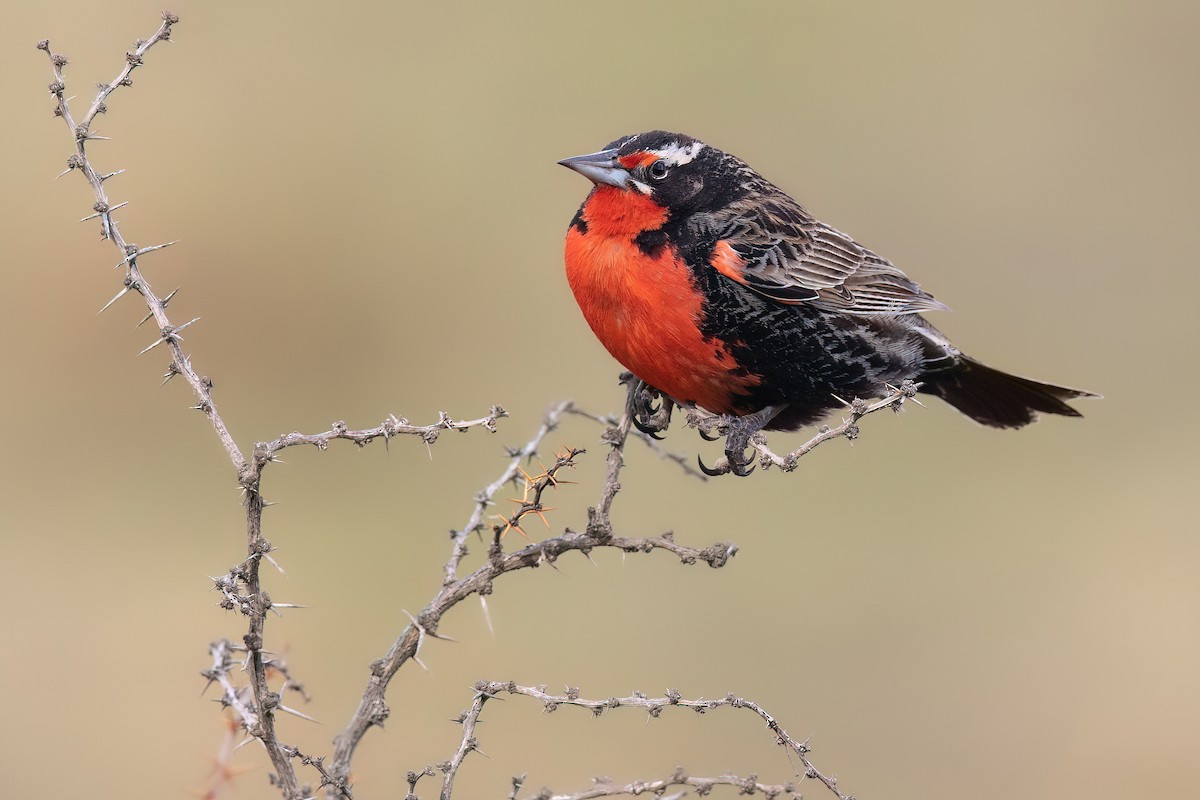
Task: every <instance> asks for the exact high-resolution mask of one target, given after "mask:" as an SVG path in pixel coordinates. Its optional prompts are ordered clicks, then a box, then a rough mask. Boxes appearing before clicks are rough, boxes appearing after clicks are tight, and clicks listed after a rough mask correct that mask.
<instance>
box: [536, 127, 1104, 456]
mask: <svg viewBox="0 0 1200 800" xmlns="http://www.w3.org/2000/svg"><path fill="white" fill-rule="evenodd" d="M558 163H559V164H561V165H562V166H564V167H568V168H569V169H572V170H574V171H575V172H578V173H579V174H580V175H582V176H584V177H585V178H587V179H588V180H590V181H591V182H592V184H593V186H592V189H591V191H590V193H589V194H588V195H587V198H586V199H585V200H584V201H583V204H582V205H581V206H580V207H579V210H578V211H577V212H576V214H575V216H574V218H573V219H572V220H571V222H570V225H569V226H568V229H567V237H566V246H565V254H564V260H565V265H566V276H567V282H568V284H569V285H570V288H571V291H572V292H573V294H574V296H575V299H576V301H577V302H578V304H579V308H580V310H581V311H582V312H583V316H584V319H585V320H586V321H587V323H588V325H589V326H590V327H591V329H592V331H593V332H594V333H595V334H596V336H597V338H599V340H600V342H601V343H602V344H603V345H604V347H605V348H606V349H607V350H608V351H609V353H610V354H612V356H613V357H614V358H615V359H616V360H617V361H618V362H620V363H621V364H622V365H623V366H624V367H625V368H626V369H628V370H629V371H630V372H631V373H632V374H633V376H635V378H636V379H637V380H638V381H639V382H640V384H639V385H640V387H641V388H642V390H643V391H644V392H648V393H657V394H656V395H653V396H661V397H663V398H664V399H665V401H669V402H671V403H674V404H676V405H679V406H683V407H690V406H698V407H700V408H703V409H706V410H707V411H710V412H712V413H714V414H719V415H726V418H727V420H728V423H729V424H728V428H727V429H728V434H727V436H726V442H725V457H726V459H727V461H726V464H725V470H724V471H732V472H734V473H735V474H738V475H747V474H749V472H750V470H752V469H753V467H752V466H750V458H748V457H747V455H746V453H745V451H746V449H747V447H749V444H750V437H752V436H753V435H754V434H756V433H758V432H759V431H760V430H795V429H798V428H800V427H802V426H805V425H809V424H813V423H815V422H818V421H819V420H821V419H822V418H823V417H825V416H826V415H827V414H829V413H830V412H831V411H833V410H834V409H836V408H839V407H844V405H845V403H846V398H875V397H884V396H886V395H887V394H889V393H890V392H893V391H895V390H896V387H899V386H901V385H902V384H904V382H906V381H910V382H912V384H913V385H915V386H916V387H917V390H918V391H920V392H922V393H925V394H929V395H933V396H936V397H940V398H941V399H942V400H944V401H946V402H947V403H949V404H950V405H951V406H953V407H954V408H956V409H958V411H960V412H962V413H963V414H965V415H966V416H967V417H970V418H971V419H973V420H975V421H976V422H978V423H981V424H983V425H986V426H990V427H994V428H1021V427H1024V426H1025V425H1028V424H1029V423H1031V422H1033V421H1034V420H1035V419H1036V418H1037V416H1038V414H1039V412H1043V413H1048V414H1058V415H1062V416H1066V417H1079V416H1082V415H1081V414H1080V413H1079V411H1077V410H1076V409H1075V408H1073V407H1071V406H1070V405H1068V404H1067V401H1069V400H1074V399H1076V398H1083V397H1096V396H1098V395H1096V394H1094V393H1093V392H1089V391H1085V390H1082V389H1072V388H1068V387H1065V386H1057V385H1055V384H1051V383H1043V382H1041V381H1036V380H1032V379H1029V378H1023V377H1019V376H1017V375H1012V374H1009V373H1006V372H1002V371H1000V370H998V369H994V368H992V367H989V366H986V365H984V364H983V363H981V362H979V361H977V360H975V359H973V358H971V357H970V356H968V355H966V354H964V353H963V352H962V351H960V350H959V349H958V348H957V347H955V346H954V345H953V344H951V342H950V341H949V339H947V338H946V336H944V335H943V334H942V333H941V332H940V331H938V329H937V328H935V327H934V326H933V324H932V323H930V322H929V321H928V320H927V319H925V317H924V316H923V314H925V313H927V312H937V311H947V310H949V309H948V307H947V306H946V305H945V304H944V303H942V302H941V301H939V300H937V299H936V298H934V297H933V295H931V294H929V293H928V292H926V291H925V290H923V289H922V288H921V287H920V286H919V285H918V284H917V283H916V282H914V281H913V280H912V279H910V278H909V277H908V276H907V275H905V274H904V273H903V272H902V271H901V270H900V269H898V268H897V267H895V266H893V265H892V263H891V262H889V261H888V260H887V259H885V258H883V257H881V256H879V255H877V254H875V253H874V252H872V251H871V250H869V249H868V248H866V247H865V246H863V245H861V244H859V243H858V242H856V241H855V240H854V239H852V238H850V237H849V236H848V235H846V234H844V233H842V232H840V231H838V230H836V229H834V228H833V227H831V226H829V225H826V224H825V223H823V222H821V221H819V220H817V219H816V218H815V217H813V216H812V215H811V214H809V213H808V211H806V210H805V209H804V207H802V206H801V205H800V204H799V203H798V202H796V201H795V200H793V199H792V197H791V196H789V195H788V194H787V193H785V192H784V191H783V190H782V189H780V188H778V187H777V186H775V185H774V184H772V183H771V182H769V181H767V180H766V179H765V178H763V177H762V176H761V175H760V174H759V173H757V172H755V171H754V169H752V168H751V167H750V166H749V165H748V164H747V163H746V162H744V161H742V160H741V159H740V158H738V157H736V156H734V155H732V154H730V153H727V152H724V151H722V150H719V149H717V148H716V147H713V146H711V145H708V144H705V143H704V142H702V141H700V140H699V139H695V138H693V137H691V136H687V135H685V134H682V133H672V132H669V131H661V130H655V131H649V132H645V133H637V134H633V135H629V136H623V137H621V138H619V139H616V140H615V141H613V142H611V143H609V144H608V145H607V146H606V147H605V148H604V149H602V150H600V151H598V152H595V153H589V154H586V155H580V156H574V157H571V158H566V159H563V160H562V161H559V162H558ZM645 396H651V395H643V397H645ZM640 409H641V413H640V414H639V415H638V417H637V419H639V420H640V421H641V423H642V424H639V427H642V428H643V429H645V427H644V426H645V425H647V424H649V419H648V413H647V412H648V409H649V406H648V404H647V403H646V402H643V403H642V404H641V406H640ZM667 419H668V422H669V408H668V418H667ZM701 467H702V468H705V467H704V464H703V462H701ZM705 471H710V470H708V468H705ZM717 472H721V470H717Z"/></svg>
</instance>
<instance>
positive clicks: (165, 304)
mask: <svg viewBox="0 0 1200 800" xmlns="http://www.w3.org/2000/svg"><path fill="white" fill-rule="evenodd" d="M179 289H180V287H178V286H176V287H175V289H174V290H172V291H171V293H170V294H169V295H167V296H166V297H164V298H163V299H162V306H163V308H166V307H167V303H169V302H171V298H172V297H174V296H175V293H176V292H178V291H179Z"/></svg>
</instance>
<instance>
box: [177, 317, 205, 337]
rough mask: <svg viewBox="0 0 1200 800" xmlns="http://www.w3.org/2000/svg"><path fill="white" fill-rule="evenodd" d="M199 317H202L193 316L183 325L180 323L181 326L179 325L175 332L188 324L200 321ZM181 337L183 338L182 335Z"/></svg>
mask: <svg viewBox="0 0 1200 800" xmlns="http://www.w3.org/2000/svg"><path fill="white" fill-rule="evenodd" d="M199 319H200V318H199V317H193V318H192V319H190V320H188V321H187V322H185V323H183V324H182V325H180V326H179V327H177V328H176V329H175V333H179V332H180V331H181V330H183V329H184V328H186V327H187V326H188V325H191V324H192V323H193V322H197V321H199ZM180 338H182V337H180Z"/></svg>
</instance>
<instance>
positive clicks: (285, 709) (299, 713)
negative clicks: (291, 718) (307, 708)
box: [275, 703, 320, 724]
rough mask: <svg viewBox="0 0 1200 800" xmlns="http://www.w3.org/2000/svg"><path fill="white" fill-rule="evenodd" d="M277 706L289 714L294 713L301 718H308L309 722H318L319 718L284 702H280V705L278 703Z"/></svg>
mask: <svg viewBox="0 0 1200 800" xmlns="http://www.w3.org/2000/svg"><path fill="white" fill-rule="evenodd" d="M275 707H276V708H278V709H279V710H280V711H286V712H287V713H289V714H293V715H295V716H297V717H299V718H300V719H306V720H308V721H309V722H317V720H316V719H315V718H313V717H310V716H309V715H308V714H305V713H304V712H302V711H297V710H296V709H294V708H288V707H287V706H285V705H284V704H283V703H280V704H279V705H277V706H275ZM318 724H320V723H318Z"/></svg>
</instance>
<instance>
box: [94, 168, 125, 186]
mask: <svg viewBox="0 0 1200 800" xmlns="http://www.w3.org/2000/svg"><path fill="white" fill-rule="evenodd" d="M124 171H125V170H123V169H119V170H117V171H116V172H110V173H108V174H107V175H101V176H100V182H101V183H104V182H105V181H106V180H108V179H109V178H112V177H115V176H117V175H120V174H121V173H122V172H124Z"/></svg>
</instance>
